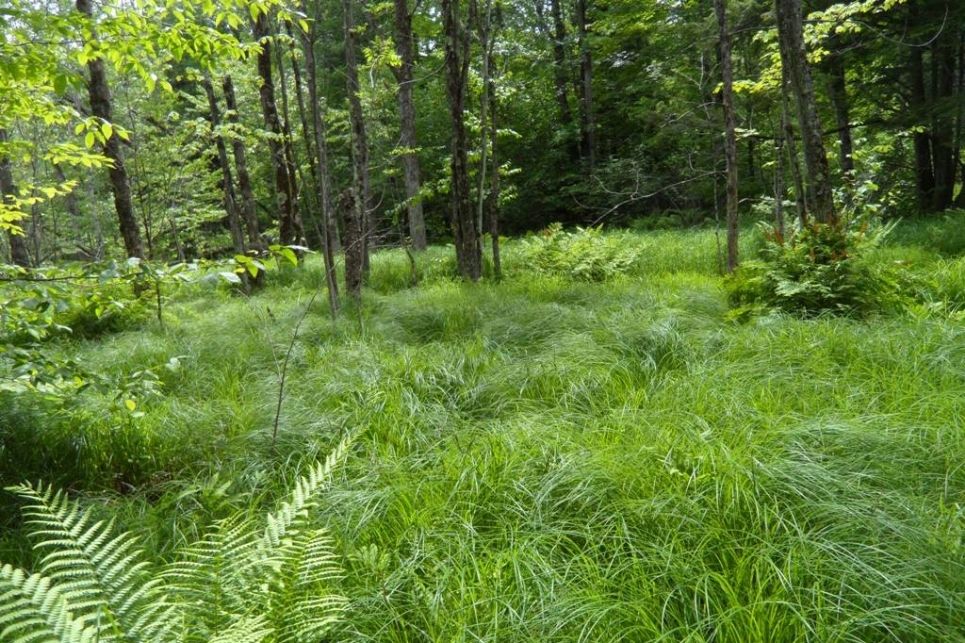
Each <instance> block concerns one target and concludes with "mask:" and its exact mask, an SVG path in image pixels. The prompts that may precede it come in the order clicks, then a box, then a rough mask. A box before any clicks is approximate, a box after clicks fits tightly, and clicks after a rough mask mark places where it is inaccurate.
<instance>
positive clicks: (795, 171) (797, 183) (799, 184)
mask: <svg viewBox="0 0 965 643" xmlns="http://www.w3.org/2000/svg"><path fill="white" fill-rule="evenodd" d="M789 103H790V101H789V100H788V98H787V72H786V71H785V70H782V72H781V134H782V136H783V137H784V144H785V147H787V157H788V160H789V164H790V166H791V180H793V181H794V204H795V207H796V208H797V220H798V223H799V224H800V226H801V229H802V230H803V229H804V227H805V226H806V225H807V223H808V201H807V192H806V191H805V189H804V178H803V177H802V176H801V164H800V162H799V161H798V155H797V144H796V143H795V142H794V126H793V125H792V124H791V108H790V105H789Z"/></svg>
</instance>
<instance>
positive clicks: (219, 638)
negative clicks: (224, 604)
mask: <svg viewBox="0 0 965 643" xmlns="http://www.w3.org/2000/svg"><path fill="white" fill-rule="evenodd" d="M271 633H272V632H271V628H270V627H269V626H268V623H267V622H266V621H265V618H264V617H263V616H254V617H251V616H248V617H244V618H240V619H237V620H236V621H235V622H234V623H232V624H231V625H229V626H228V627H227V628H225V629H224V630H222V631H221V632H220V633H219V634H218V635H216V636H214V637H213V638H211V640H210V642H209V643H261V642H262V641H264V640H265V639H267V638H268V637H269V636H271Z"/></svg>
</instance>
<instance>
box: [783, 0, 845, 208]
mask: <svg viewBox="0 0 965 643" xmlns="http://www.w3.org/2000/svg"><path fill="white" fill-rule="evenodd" d="M774 5H775V9H776V14H777V31H778V40H779V41H780V49H781V63H782V66H783V67H784V69H786V70H787V72H788V78H789V79H790V81H791V83H790V85H791V89H792V91H793V94H794V98H795V101H796V103H797V112H798V126H799V127H800V128H801V143H802V146H803V148H804V163H805V166H806V167H807V174H808V189H809V191H810V193H811V194H812V200H811V209H812V211H813V213H814V216H815V218H817V220H818V221H820V222H822V223H827V224H829V225H837V224H838V214H837V211H836V210H835V208H834V195H833V192H832V189H831V170H830V168H829V167H828V158H827V155H826V153H825V149H824V141H823V140H822V138H821V122H820V120H819V119H818V111H817V105H816V103H815V100H814V83H813V81H812V79H811V70H810V67H809V65H808V62H807V57H806V55H807V52H806V49H805V46H804V26H803V15H802V9H801V0H775V2H774Z"/></svg>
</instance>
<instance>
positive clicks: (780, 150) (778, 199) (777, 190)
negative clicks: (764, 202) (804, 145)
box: [774, 134, 786, 243]
mask: <svg viewBox="0 0 965 643" xmlns="http://www.w3.org/2000/svg"><path fill="white" fill-rule="evenodd" d="M785 228H786V225H785V223H784V136H783V134H779V135H778V137H777V139H776V140H775V141H774V229H775V230H777V234H778V237H779V238H780V240H781V242H782V243H783V241H784V235H785Z"/></svg>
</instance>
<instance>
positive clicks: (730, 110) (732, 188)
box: [714, 0, 738, 272]
mask: <svg viewBox="0 0 965 643" xmlns="http://www.w3.org/2000/svg"><path fill="white" fill-rule="evenodd" d="M725 2H726V0H714V13H715V14H717V29H718V33H719V39H720V69H721V78H722V80H723V89H722V91H721V94H722V101H721V102H722V103H723V107H724V159H725V162H726V165H727V272H734V270H735V269H736V268H737V261H738V256H737V251H738V248H737V206H738V201H737V117H736V115H735V114H734V72H733V69H732V67H731V55H730V32H729V31H728V30H727V9H726V6H725Z"/></svg>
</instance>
